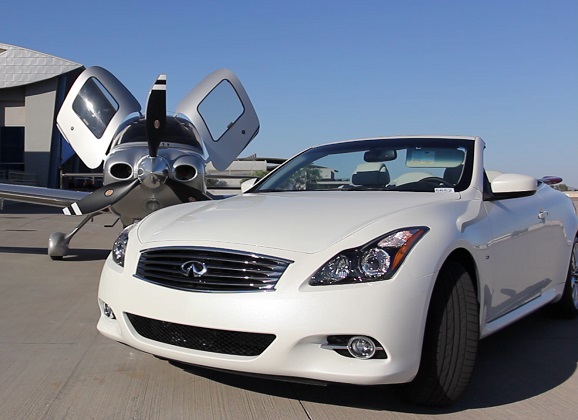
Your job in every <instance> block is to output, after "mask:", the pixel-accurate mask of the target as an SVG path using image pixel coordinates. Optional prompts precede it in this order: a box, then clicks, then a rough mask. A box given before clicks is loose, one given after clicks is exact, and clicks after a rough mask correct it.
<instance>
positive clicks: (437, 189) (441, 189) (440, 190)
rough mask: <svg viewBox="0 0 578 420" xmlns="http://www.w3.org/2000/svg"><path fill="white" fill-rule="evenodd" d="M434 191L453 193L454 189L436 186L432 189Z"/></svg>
mask: <svg viewBox="0 0 578 420" xmlns="http://www.w3.org/2000/svg"><path fill="white" fill-rule="evenodd" d="M434 192H436V193H453V192H456V191H455V190H454V189H453V188H447V187H444V188H436V189H434Z"/></svg>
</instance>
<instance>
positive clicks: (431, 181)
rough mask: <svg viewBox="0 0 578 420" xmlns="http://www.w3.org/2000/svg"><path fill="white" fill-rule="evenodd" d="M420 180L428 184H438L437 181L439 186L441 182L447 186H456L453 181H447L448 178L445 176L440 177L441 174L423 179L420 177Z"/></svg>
mask: <svg viewBox="0 0 578 420" xmlns="http://www.w3.org/2000/svg"><path fill="white" fill-rule="evenodd" d="M418 182H425V183H428V184H436V183H437V184H438V185H437V186H438V187H439V186H440V185H439V184H441V185H443V186H444V187H447V188H454V186H455V185H454V184H452V183H451V182H449V181H447V180H445V179H443V178H440V177H439V176H428V177H427V178H422V179H420V180H419V181H418Z"/></svg>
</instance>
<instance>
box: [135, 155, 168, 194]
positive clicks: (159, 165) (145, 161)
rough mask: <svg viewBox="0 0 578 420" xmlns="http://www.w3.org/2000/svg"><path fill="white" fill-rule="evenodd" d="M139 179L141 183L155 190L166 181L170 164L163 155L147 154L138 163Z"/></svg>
mask: <svg viewBox="0 0 578 420" xmlns="http://www.w3.org/2000/svg"><path fill="white" fill-rule="evenodd" d="M137 174H138V179H139V180H140V182H141V184H142V185H143V186H144V187H146V188H149V189H151V190H154V189H155V188H158V187H160V186H161V185H163V184H164V183H165V181H166V180H167V178H168V176H169V164H168V163H167V161H166V160H165V159H163V158H162V157H161V156H157V157H150V156H145V157H144V158H142V159H141V160H140V161H139V163H138V165H137Z"/></svg>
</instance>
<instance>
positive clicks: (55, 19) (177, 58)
mask: <svg viewBox="0 0 578 420" xmlns="http://www.w3.org/2000/svg"><path fill="white" fill-rule="evenodd" d="M169 5H170V6H169ZM0 42H3V43H7V44H13V45H18V46H21V47H25V48H29V49H33V50H36V51H40V52H43V53H47V54H52V55H55V56H58V57H61V58H65V59H68V60H71V61H75V62H77V63H81V64H83V65H84V66H86V67H88V66H93V65H98V66H102V67H105V68H107V69H108V70H110V71H111V72H112V73H113V74H115V76H116V77H118V78H119V79H120V80H121V81H122V82H123V83H124V84H125V85H126V86H127V87H128V88H129V89H130V90H131V92H132V93H133V94H134V95H135V96H136V97H137V99H139V101H140V102H141V104H142V105H143V107H144V105H145V100H146V96H147V94H148V91H149V89H150V87H151V85H152V83H153V82H154V80H155V78H156V76H157V75H158V74H159V73H166V74H167V85H168V98H167V105H168V108H169V110H174V109H175V108H176V104H177V103H178V102H179V101H180V100H181V99H182V98H183V97H184V96H185V95H186V93H187V92H188V91H189V90H190V89H191V88H192V87H193V86H194V85H195V84H196V83H197V82H198V81H200V80H201V79H202V78H203V77H204V76H205V75H207V74H208V73H210V72H211V71H213V70H215V69H218V68H221V67H227V68H230V69H231V70H233V71H234V72H235V73H237V75H238V76H239V78H240V79H241V80H242V81H243V84H244V85H245V88H246V89H247V91H248V93H249V96H250V97H251V99H252V101H253V104H254V106H255V108H256V110H257V113H258V115H259V118H260V121H261V131H260V134H259V135H258V136H257V138H256V139H255V140H254V141H253V143H252V144H251V145H249V147H248V148H247V149H246V150H245V151H244V152H243V154H242V155H243V156H245V155H248V154H252V153H256V154H258V155H260V156H274V157H290V156H292V155H293V154H295V153H297V152H298V151H300V150H302V149H304V148H306V147H308V146H311V145H314V144H319V143H325V142H329V141H334V140H344V139H349V138H359V137H371V136H380V135H398V134H458V135H461V134H463V135H479V136H481V137H482V138H483V139H484V140H485V141H486V144H487V149H486V167H487V168H488V169H498V170H502V171H507V172H520V173H527V174H530V175H533V176H536V177H540V176H543V175H559V176H562V177H563V178H564V179H565V182H566V183H567V184H569V185H573V186H576V187H578V165H577V162H578V1H575V0H541V1H537V0H484V1H468V0H461V1H458V0H407V1H387V0H381V1H363V0H360V1H356V2H351V1H342V0H334V1H319V0H306V1H302V0H294V1H290V2H275V1H272V0H269V1H261V0H244V1H218V0H213V1H205V0H197V1H181V0H176V1H172V2H152V1H148V0H145V1H118V0H115V1H109V0H101V1H99V2H82V1H78V0H75V1H70V0H65V1H59V2H47V1H37V0H32V1H22V2H11V4H10V6H9V7H5V8H3V11H2V24H1V25H0Z"/></svg>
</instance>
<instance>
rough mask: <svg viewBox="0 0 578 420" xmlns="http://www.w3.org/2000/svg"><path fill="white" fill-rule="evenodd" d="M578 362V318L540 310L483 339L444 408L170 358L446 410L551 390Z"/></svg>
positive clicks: (271, 386) (312, 392) (271, 388)
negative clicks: (453, 399) (462, 387)
mask: <svg viewBox="0 0 578 420" xmlns="http://www.w3.org/2000/svg"><path fill="white" fill-rule="evenodd" d="M577 362H578V320H557V319H552V318H549V317H547V316H545V315H544V314H543V313H542V312H538V313H535V314H533V315H530V316H529V317H527V318H526V319H523V320H521V321H519V322H518V323H516V324H514V325H512V326H510V327H508V328H506V329H504V330H502V331H500V332H498V333H496V334H494V335H492V336H490V337H488V338H486V339H485V340H482V341H481V343H480V350H479V354H478V361H477V365H476V371H475V372H474V377H473V379H472V381H471V383H470V386H469V388H468V389H467V390H466V392H465V394H464V395H463V396H462V398H461V400H459V401H458V402H457V403H456V404H454V405H452V406H450V407H445V408H428V407H420V406H414V405H410V404H407V403H405V402H403V401H401V400H400V399H399V398H398V397H397V395H396V392H395V386H391V385H389V386H387V385H384V386H370V387H364V386H354V385H339V384H329V385H327V386H316V385H305V384H299V383H290V382H280V381H274V380H270V379H263V378H257V377H248V376H242V375H237V374H234V373H228V372H221V371H214V370H210V369H206V368H201V367H196V366H189V365H186V364H182V363H178V362H171V363H172V364H173V365H175V366H177V367H179V368H181V369H183V370H185V371H187V372H189V373H192V374H195V375H199V376H202V377H205V378H207V379H210V380H213V381H216V382H219V383H223V384H226V385H230V386H234V387H238V388H242V389H246V390H250V391H253V392H259V393H263V394H267V395H275V396H278V397H283V398H290V399H297V400H302V401H308V402H313V403H321V404H332V405H338V406H348V407H355V408H363V409H368V410H377V411H392V412H400V413H416V414H447V413H456V412H461V411H464V410H469V409H474V408H486V407H495V406H500V405H505V404H511V403H515V402H518V401H522V400H525V399H529V398H532V397H535V396H537V395H540V394H542V393H545V392H548V391H550V390H551V389H553V388H555V387H557V386H558V385H560V384H562V383H563V382H565V381H566V380H567V379H568V378H570V377H571V376H572V375H573V373H574V371H575V370H576V365H577Z"/></svg>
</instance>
